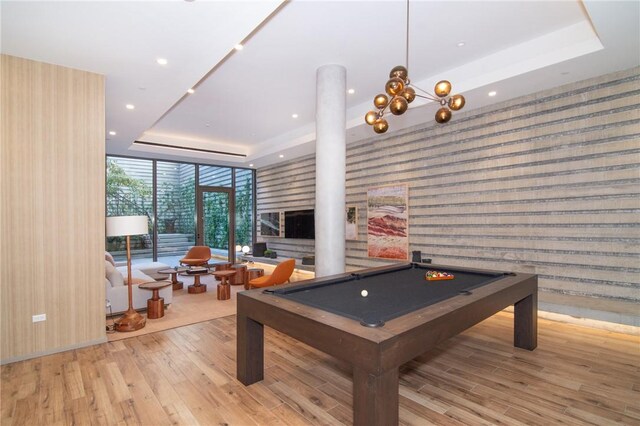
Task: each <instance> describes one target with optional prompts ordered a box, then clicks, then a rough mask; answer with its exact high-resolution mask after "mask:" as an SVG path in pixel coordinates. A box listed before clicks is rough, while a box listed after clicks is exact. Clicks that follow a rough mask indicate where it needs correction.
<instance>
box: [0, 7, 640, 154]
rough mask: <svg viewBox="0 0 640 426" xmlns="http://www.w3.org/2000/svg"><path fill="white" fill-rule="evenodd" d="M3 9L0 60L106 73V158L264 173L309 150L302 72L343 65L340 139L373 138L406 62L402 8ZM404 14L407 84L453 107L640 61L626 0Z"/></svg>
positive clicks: (308, 74)
mask: <svg viewBox="0 0 640 426" xmlns="http://www.w3.org/2000/svg"><path fill="white" fill-rule="evenodd" d="M0 5H1V18H2V52H3V53H7V54H11V55H15V56H21V57H25V58H29V59H34V60H39V61H44V62H50V63H54V64H59V65H64V66H69V67H74V68H79V69H84V70H88V71H92V72H97V73H100V74H104V75H105V76H106V81H107V89H106V90H107V93H106V110H107V117H106V123H107V129H106V130H107V132H108V131H110V130H114V131H116V132H117V134H116V135H115V136H109V135H107V139H108V140H107V141H106V144H107V145H106V146H107V152H108V153H111V154H125V155H134V156H145V157H153V158H161V159H171V158H173V159H180V160H184V161H198V162H204V163H214V164H229V165H236V166H241V167H248V166H249V165H250V164H253V165H254V167H261V166H264V165H268V164H273V163H276V162H278V161H285V160H289V159H291V158H295V157H296V156H299V155H304V154H307V153H311V152H313V151H314V139H315V134H314V130H315V128H314V125H315V124H314V116H315V73H316V70H317V68H319V67H320V66H322V65H325V64H330V63H334V64H340V65H343V66H345V67H346V69H347V81H348V82H347V85H348V87H349V88H353V89H355V94H353V95H347V94H345V96H346V97H347V129H346V131H347V137H348V140H349V141H351V140H358V139H361V138H364V137H370V136H372V135H374V134H373V132H372V130H371V128H370V127H369V126H367V125H365V124H363V116H364V114H365V113H366V112H367V111H368V110H370V109H372V104H371V100H372V99H373V96H374V95H375V94H377V93H379V92H381V91H383V88H384V83H385V82H386V79H387V77H388V72H389V70H390V69H391V68H392V67H393V66H395V65H399V64H403V63H404V61H405V36H406V34H405V19H406V10H405V2H404V1H367V0H364V1H295V0H294V1H292V2H288V3H282V2H281V1H276V0H274V1H253V2H249V1H215V2H214V1H203V0H196V1H193V2H186V1H180V0H174V1H163V2H148V1H141V2H121V1H107V2H88V1H86V2H57V1H49V2H27V1H2V3H0ZM410 8H411V9H410V12H411V22H410V52H409V65H410V67H409V70H410V73H409V74H410V77H411V79H412V81H413V82H414V83H415V84H416V85H417V86H419V87H421V88H424V89H431V88H432V87H433V85H434V83H435V82H436V81H438V80H440V79H443V78H446V79H448V80H450V81H451V82H452V83H453V89H454V92H456V93H463V94H464V95H465V97H466V98H467V106H466V107H465V111H466V110H471V109H473V108H478V107H481V106H484V105H487V104H489V103H493V102H502V101H504V100H507V99H509V98H513V97H516V96H521V95H524V94H528V93H532V92H536V91H540V90H543V89H547V88H551V87H556V86H559V85H561V84H566V83H570V82H573V81H579V80H582V79H585V78H589V77H593V76H596V75H601V74H605V73H609V72H613V71H617V70H622V69H627V68H631V67H633V66H638V65H640V3H639V2H637V1H625V2H617V1H607V2H604V1H602V2H599V1H596V2H585V3H582V2H578V1H571V0H564V1H533V2H523V1H512V2H487V1H418V0H412V1H411V3H410ZM241 41H244V45H245V48H244V49H243V50H242V51H235V50H234V49H233V47H234V45H236V43H239V42H241ZM460 41H464V42H465V45H464V46H463V47H457V43H458V42H460ZM160 57H162V58H166V59H167V60H168V64H167V65H164V66H162V65H158V64H157V63H156V59H157V58H160ZM190 87H195V90H196V91H195V93H194V94H192V95H187V94H186V93H185V92H186V90H187V89H188V88H190ZM490 90H495V91H497V92H498V95H497V96H496V97H493V98H489V97H488V96H487V92H489V91H490ZM127 103H131V104H134V105H135V109H134V110H132V111H130V110H127V109H126V108H125V104H127ZM436 109H437V108H436V106H435V105H434V104H433V103H431V104H425V103H424V102H422V103H420V101H418V100H416V101H415V102H414V103H413V104H411V107H410V109H409V112H407V113H406V114H405V115H403V116H401V117H393V118H390V119H389V124H390V132H391V131H395V130H399V129H402V128H404V127H407V126H412V125H415V124H418V123H421V122H432V121H433V115H434V113H435V110H436ZM294 113H296V114H298V116H299V117H298V118H296V119H294V118H292V114H294ZM453 120H455V114H454V118H453ZM135 140H141V141H147V142H155V143H166V144H171V145H177V146H186V147H194V148H202V149H208V150H218V151H225V152H234V153H240V154H245V155H246V158H238V157H229V156H223V155H217V154H209V153H195V152H192V151H184V150H178V149H170V148H157V147H149V146H140V145H135V146H133V145H132V143H133V141H135ZM280 155H284V157H283V158H280Z"/></svg>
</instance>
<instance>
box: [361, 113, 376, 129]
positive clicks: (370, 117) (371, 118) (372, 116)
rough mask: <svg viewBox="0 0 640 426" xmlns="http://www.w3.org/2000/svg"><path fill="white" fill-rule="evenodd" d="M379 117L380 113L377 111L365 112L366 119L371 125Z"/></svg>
mask: <svg viewBox="0 0 640 426" xmlns="http://www.w3.org/2000/svg"><path fill="white" fill-rule="evenodd" d="M377 119H378V114H377V113H376V112H375V111H369V112H368V113H366V114H365V116H364V121H365V122H366V123H367V124H368V125H369V126H372V125H373V123H375V122H376V120H377Z"/></svg>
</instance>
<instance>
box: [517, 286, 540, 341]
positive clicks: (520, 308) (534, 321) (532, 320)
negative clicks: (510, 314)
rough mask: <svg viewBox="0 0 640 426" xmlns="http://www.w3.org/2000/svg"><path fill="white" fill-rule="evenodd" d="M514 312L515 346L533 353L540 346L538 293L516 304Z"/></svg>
mask: <svg viewBox="0 0 640 426" xmlns="http://www.w3.org/2000/svg"><path fill="white" fill-rule="evenodd" d="M513 310H514V318H513V321H514V323H513V345H514V346H515V347H517V348H522V349H528V350H530V351H532V350H534V349H535V348H536V346H538V293H537V292H535V293H532V294H530V295H529V296H527V297H525V298H524V299H522V300H521V301H519V302H516V303H515V305H514V306H513Z"/></svg>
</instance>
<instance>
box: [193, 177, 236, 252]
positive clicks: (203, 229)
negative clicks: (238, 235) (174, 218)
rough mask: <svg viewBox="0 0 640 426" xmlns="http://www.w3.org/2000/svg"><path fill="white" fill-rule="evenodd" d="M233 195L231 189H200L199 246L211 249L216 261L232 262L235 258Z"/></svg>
mask: <svg viewBox="0 0 640 426" xmlns="http://www.w3.org/2000/svg"><path fill="white" fill-rule="evenodd" d="M233 194H234V191H233V189H231V188H223V187H208V186H200V187H199V188H198V222H197V223H198V226H197V228H198V235H197V244H198V245H204V246H208V247H210V248H211V255H212V257H213V258H214V259H218V260H229V261H230V262H232V261H233V259H234V258H235V250H234V249H235V241H234V233H233V232H231V230H233V229H235V220H234V219H235V209H234V204H235V203H234V197H233Z"/></svg>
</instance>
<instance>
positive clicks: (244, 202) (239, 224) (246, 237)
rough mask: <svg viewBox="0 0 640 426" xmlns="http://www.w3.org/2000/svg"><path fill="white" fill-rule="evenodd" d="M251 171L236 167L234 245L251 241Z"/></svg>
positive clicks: (243, 244) (250, 242) (244, 244)
mask: <svg viewBox="0 0 640 426" xmlns="http://www.w3.org/2000/svg"><path fill="white" fill-rule="evenodd" d="M253 216H254V215H253V171H252V170H247V169H236V245H240V246H249V247H251V244H252V243H253Z"/></svg>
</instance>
